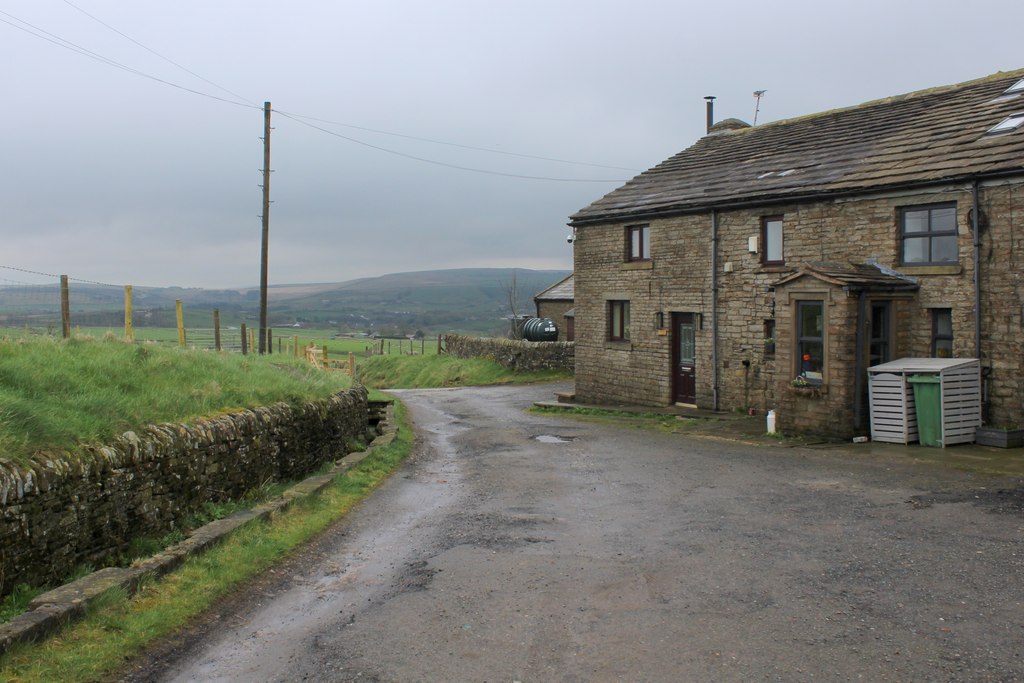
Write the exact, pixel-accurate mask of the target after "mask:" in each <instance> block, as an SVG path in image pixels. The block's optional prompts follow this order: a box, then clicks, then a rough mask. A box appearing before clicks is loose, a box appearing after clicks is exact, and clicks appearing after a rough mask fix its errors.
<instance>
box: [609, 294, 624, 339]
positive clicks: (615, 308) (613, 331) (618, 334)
mask: <svg viewBox="0 0 1024 683" xmlns="http://www.w3.org/2000/svg"><path fill="white" fill-rule="evenodd" d="M608 341H629V302H628V301H609V302H608Z"/></svg>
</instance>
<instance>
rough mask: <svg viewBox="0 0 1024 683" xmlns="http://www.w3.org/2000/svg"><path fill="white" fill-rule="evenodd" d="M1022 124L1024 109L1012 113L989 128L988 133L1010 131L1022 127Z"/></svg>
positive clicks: (1023, 122)
mask: <svg viewBox="0 0 1024 683" xmlns="http://www.w3.org/2000/svg"><path fill="white" fill-rule="evenodd" d="M1022 124H1024V111H1021V112H1017V113H1016V114H1010V115H1009V116H1007V117H1006V118H1005V119H1003V120H1002V121H1000V122H999V123H997V124H996V125H994V126H992V127H991V128H989V129H988V130H987V131H986V133H987V134H992V133H1009V132H1010V131H1011V130H1017V129H1018V128H1020V127H1021V125H1022Z"/></svg>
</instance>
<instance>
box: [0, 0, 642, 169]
mask: <svg viewBox="0 0 1024 683" xmlns="http://www.w3.org/2000/svg"><path fill="white" fill-rule="evenodd" d="M64 2H65V3H66V4H67V5H68V6H70V7H72V8H74V9H76V10H78V11H79V12H81V13H82V14H85V15H86V16H87V17H89V18H90V19H92V20H93V21H96V22H97V23H99V24H101V25H103V26H104V27H106V28H107V29H109V30H111V31H113V32H115V33H117V34H118V35H120V36H122V37H124V38H125V39H127V40H130V41H131V42H132V43H134V44H136V45H138V46H139V47H141V48H143V49H145V50H146V51H148V52H151V53H152V54H154V55H156V56H157V57H160V58H161V59H163V60H165V61H167V62H169V63H170V64H172V65H174V66H175V67H177V68H179V69H181V70H183V71H185V72H186V73H188V74H190V75H192V76H194V77H196V78H198V79H200V80H202V81H204V82H205V83H208V84H210V85H212V86H214V87H216V88H218V89H220V90H223V91H224V92H226V93H228V94H230V95H232V96H233V97H235V98H237V99H235V100H231V99H227V98H224V97H219V96H217V95H213V94H210V93H207V92H203V91H200V90H196V89H194V88H189V87H186V86H183V85H180V84H178V83H174V82H172V81H168V80H166V79H163V78H159V77H157V76H153V75H152V74H149V73H146V72H144V71H141V70H139V69H136V68H133V67H130V66H128V65H126V64H122V63H121V62H118V61H116V60H114V59H111V58H109V57H106V56H104V55H102V54H99V53H98V52H94V51H92V50H89V49H88V48H85V47H82V46H81V45H78V44H76V43H73V42H71V41H70V40H67V39H65V38H62V37H60V36H58V35H56V34H54V33H51V32H49V31H46V30H45V29H42V28H40V27H38V26H35V25H33V24H31V23H29V22H27V21H24V20H23V19H19V18H18V17H15V16H14V15H12V14H10V13H9V12H5V11H3V10H0V15H3V16H6V17H8V18H9V19H11V20H13V21H8V20H7V19H2V18H0V23H4V24H7V25H9V26H12V27H14V28H16V29H18V30H19V31H23V32H25V33H28V34H29V35H31V36H33V37H35V38H39V39H40V40H45V41H47V42H49V43H52V44H54V45H57V46H58V47H62V48H64V49H66V50H69V51H71V52H74V53H76V54H79V55H82V56H84V57H88V58H90V59H93V60H95V61H98V62H100V63H102V64H106V65H107V66H112V67H114V68H117V69H121V70H123V71H127V72H128V73H131V74H135V75H136V76H140V77H142V78H146V79H149V80H152V81H154V82H157V83H161V84H163V85H167V86H169V87H172V88H176V89H178V90H182V91H184V92H188V93H191V94H194V95H199V96H201V97H206V98H209V99H213V100H217V101H219V102H225V103H227V104H233V105H235V106H240V107H246V108H251V109H260V108H261V107H260V106H259V105H257V104H254V103H252V102H250V101H249V100H246V99H245V98H244V97H242V96H241V95H238V94H237V93H234V92H233V91H231V90H229V89H227V88H224V87H223V86H220V85H218V84H217V83H214V82H213V81H211V80H209V79H207V78H204V77H203V76H200V75H199V74H197V73H195V72H194V71H191V70H189V69H187V68H186V67H184V66H182V65H181V64H178V63H177V62H175V61H174V60H172V59H170V58H168V57H165V56H164V55H162V54H160V53H159V52H157V51H155V50H153V49H151V48H149V47H147V46H146V45H144V44H143V43H141V42H139V41H137V40H135V39H134V38H132V37H131V36H128V35H127V34H125V33H123V32H121V31H119V30H118V29H116V28H114V27H113V26H111V25H109V24H107V23H106V22H104V21H102V20H101V19H99V18H97V17H96V16H94V15H92V14H90V13H89V12H86V11H85V10H83V9H82V8H80V7H78V6H77V5H75V4H74V3H72V2H70V1H69V0H64ZM15 22H17V23H15ZM238 100H242V101H238ZM278 113H279V114H280V115H281V116H284V117H286V118H289V119H291V120H293V121H295V122H296V123H299V124H302V125H304V126H307V127H309V128H312V129H315V130H318V131H320V132H322V133H326V134H327V135H331V136H333V137H336V138H340V139H342V140H346V141H348V142H352V143H354V144H357V145H361V146H363V147H367V148H369V149H374V150H377V151H380V152H385V153H387V154H393V155H395V156H399V157H403V158H406V159H411V160H414V161H419V162H422V163H427V164H432V165H435V166H443V167H445V168H452V169H457V170H460V171H467V172H470V173H481V174H485V175H493V176H501V177H506V178H522V179H527V180H545V181H552V182H568V183H620V182H624V181H623V180H622V179H620V178H614V179H594V178H559V177H552V176H536V175H528V174H521V173H507V172H503V171H494V170H490V169H486V168H476V167H471V166H462V165H459V164H452V163H448V162H444V161H438V160H436V159H429V158H426V157H421V156H416V155H413V154H408V153H405V152H400V151H397V150H394V149H389V148H387V147H381V146H379V145H374V144H371V143H368V142H365V141H363V140H358V139H356V138H352V137H349V136H346V135H342V134H341V133H338V132H336V131H332V130H329V129H327V128H324V127H323V126H319V125H316V124H314V123H311V121H318V122H320V123H327V124H331V125H335V126H343V127H346V128H352V129H356V130H363V131H366V132H371V133H377V134H381V135H390V136H393V137H398V138H404V139H407V140H415V141H419V142H427V143H430V144H436V145H446V146H450V147H458V148H461V149H469V150H474V151H479V152H487V153H491V154H502V155H505V156H512V157H518V158H523V159H535V160H539V161H547V162H554V163H561V164H572V165H576V166H589V167H593V168H604V169H610V170H617V171H629V172H631V173H633V172H638V169H634V168H627V167H622V166H610V165H606V164H593V163H587V162H582V161H572V160H567V159H557V158H553V157H544V156H539V155H532V154H522V153H518V152H509V151H505V150H497V149H490V148H486V147H477V146H473V145H465V144H460V143H455V142H446V141H442V140H435V139H431V138H424V137H417V136H413V135H406V134H402V133H394V132H390V131H385V130H379V129H374V128H368V127H362V126H355V125H352V124H347V123H341V122H338V121H329V120H327V119H321V118H316V117H312V116H306V115H302V114H292V113H288V112H284V111H281V110H278Z"/></svg>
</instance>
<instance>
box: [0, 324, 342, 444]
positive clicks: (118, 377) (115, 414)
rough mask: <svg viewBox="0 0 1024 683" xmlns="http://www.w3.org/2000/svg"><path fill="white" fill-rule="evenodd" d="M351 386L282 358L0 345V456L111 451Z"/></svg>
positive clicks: (34, 341) (110, 344)
mask: <svg viewBox="0 0 1024 683" xmlns="http://www.w3.org/2000/svg"><path fill="white" fill-rule="evenodd" d="M350 385H351V381H350V380H349V378H348V377H347V376H345V375H342V374H341V373H327V372H323V371H320V370H317V369H315V368H313V367H312V366H311V365H310V364H309V363H307V362H305V361H304V360H301V359H296V358H291V357H287V356H283V355H273V356H262V357H260V356H253V355H249V356H241V355H239V354H227V353H223V354H218V353H209V352H202V351H187V350H182V349H178V348H166V347H161V346H157V345H154V344H144V345H133V344H127V343H125V342H122V341H117V340H112V339H105V340H97V339H93V338H91V337H74V338H72V339H69V340H67V341H64V340H53V339H49V338H45V337H43V338H40V337H35V338H31V339H0V453H2V454H3V457H4V458H7V459H9V460H13V461H14V462H17V463H21V464H24V463H25V462H27V461H28V459H29V458H30V457H31V455H32V454H33V453H35V452H38V451H41V450H43V451H68V450H73V449H74V448H75V447H76V446H78V445H79V444H83V443H85V444H89V443H92V444H98V443H105V442H109V441H110V440H111V439H112V438H113V437H116V436H117V435H119V434H121V433H123V432H124V431H127V430H130V429H138V428H140V427H141V426H143V425H146V424H151V423H159V422H181V421H186V420H190V419H194V418H197V417H207V416H212V415H216V414H219V413H223V412H226V411H230V410H237V409H241V408H252V407H256V406H260V405H267V404H269V403H274V402H277V401H285V402H288V403H291V404H293V405H298V404H300V403H302V402H304V401H308V400H311V399H322V398H325V397H327V396H330V395H331V394H333V393H336V392H338V391H341V390H342V389H345V388H347V387H348V386H350Z"/></svg>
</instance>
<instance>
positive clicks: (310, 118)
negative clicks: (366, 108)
mask: <svg viewBox="0 0 1024 683" xmlns="http://www.w3.org/2000/svg"><path fill="white" fill-rule="evenodd" d="M277 113H278V114H281V115H282V116H288V117H289V118H292V119H303V120H305V121H317V122H318V123H329V124H331V125H334V126H342V127H344V128H353V129H355V130H363V131H366V132H368V133H379V134H381V135H390V136H392V137H396V138H405V139H406V140H416V141H417V142H429V143H431V144H434V145H445V146H448V147H458V148H460V149H471V150H474V151H477V152H489V153H491V154H504V155H505V156H510V157H519V158H521V159H537V160H539V161H553V162H555V163H559V164H572V165H574V166H590V167H592V168H607V169H610V170H613V171H632V172H634V173H639V172H640V171H641V170H643V169H639V168H627V167H625V166H609V165H606V164H592V163H588V162H585V161H570V160H568V159H555V158H552V157H542V156H536V155H533V154H520V153H518V152H507V151H505V150H502V149H492V148H490V147H475V146H473V145H463V144H460V143H458V142H445V141H444V140H433V139H431V138H421V137H417V136H415V135H405V134H403V133H393V132H391V131H387V130H379V129H377V128H366V127H364V126H355V125H352V124H351V123H342V122H340V121H329V120H327V119H319V118H316V117H315V116H304V115H302V114H296V113H294V112H285V111H281V110H280V109H278V110H277ZM300 123H301V122H300Z"/></svg>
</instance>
